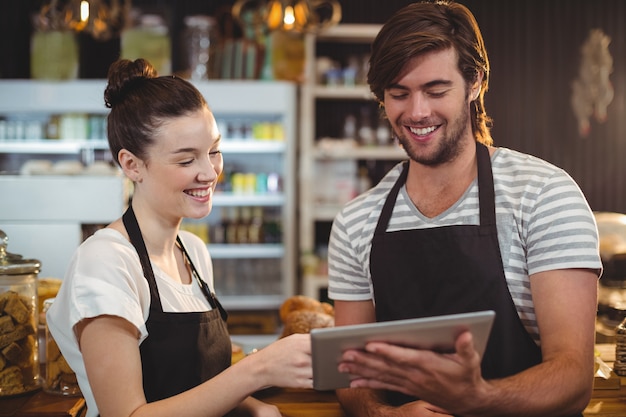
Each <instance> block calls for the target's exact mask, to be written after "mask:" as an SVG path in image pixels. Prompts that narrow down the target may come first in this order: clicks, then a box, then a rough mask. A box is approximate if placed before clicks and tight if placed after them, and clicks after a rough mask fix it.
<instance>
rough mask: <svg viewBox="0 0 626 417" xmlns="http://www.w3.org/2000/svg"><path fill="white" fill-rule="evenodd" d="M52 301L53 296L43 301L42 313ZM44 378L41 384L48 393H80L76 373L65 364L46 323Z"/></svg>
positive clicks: (70, 394)
mask: <svg viewBox="0 0 626 417" xmlns="http://www.w3.org/2000/svg"><path fill="white" fill-rule="evenodd" d="M52 303H54V298H48V299H47V300H45V301H44V302H43V311H44V314H45V313H46V312H47V311H48V309H49V308H50V306H51V305H52ZM44 376H45V380H44V384H43V388H44V391H46V392H47V393H50V394H60V395H67V396H73V395H80V388H79V386H78V381H77V380H76V374H75V373H74V371H73V370H72V368H70V366H69V365H68V364H67V361H66V360H65V358H64V357H63V355H62V354H61V351H60V350H59V346H58V345H57V343H56V342H55V341H54V337H52V334H51V333H50V329H49V328H48V325H47V323H46V365H45V375H44Z"/></svg>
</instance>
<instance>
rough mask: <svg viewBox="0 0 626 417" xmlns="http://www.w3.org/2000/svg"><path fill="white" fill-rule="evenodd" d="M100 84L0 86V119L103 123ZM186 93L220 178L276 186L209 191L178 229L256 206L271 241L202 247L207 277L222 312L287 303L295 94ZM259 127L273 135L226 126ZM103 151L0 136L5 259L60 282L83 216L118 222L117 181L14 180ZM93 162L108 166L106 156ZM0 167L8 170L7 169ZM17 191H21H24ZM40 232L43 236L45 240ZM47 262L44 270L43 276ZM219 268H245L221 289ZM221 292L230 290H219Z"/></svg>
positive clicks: (221, 87)
mask: <svg viewBox="0 0 626 417" xmlns="http://www.w3.org/2000/svg"><path fill="white" fill-rule="evenodd" d="M105 86H106V81H105V80H75V81H68V82H43V81H33V80H4V81H0V119H5V120H6V121H8V120H22V121H23V120H31V119H33V120H46V119H47V118H48V117H49V116H50V115H52V114H61V115H62V114H66V113H77V112H80V113H82V114H99V115H106V113H107V111H108V109H106V107H105V106H104V99H103V92H104V88H105ZM196 86H197V87H198V89H199V90H200V91H201V92H202V94H203V95H204V96H205V98H206V100H207V102H208V103H209V106H210V107H211V109H212V111H213V113H214V114H215V116H216V119H217V121H218V125H219V126H220V130H221V133H222V135H223V139H222V145H221V150H222V152H223V154H224V163H225V173H228V174H232V173H233V172H252V173H274V174H276V176H277V178H279V179H280V183H279V187H278V189H276V190H268V191H261V192H252V193H242V192H235V191H229V190H223V191H219V192H217V193H216V195H215V201H214V204H213V212H212V213H211V214H210V215H209V216H208V217H207V218H206V219H202V220H194V221H191V222H185V223H184V224H186V225H187V226H189V225H190V224H192V225H195V226H196V227H197V226H199V225H200V226H202V227H204V229H205V230H206V229H208V230H211V228H212V226H214V225H215V224H217V223H218V222H219V221H220V212H221V210H222V209H224V210H226V209H229V208H231V207H238V208H241V207H261V208H262V209H263V210H266V211H269V212H271V213H272V214H273V215H274V216H275V218H276V219H277V222H278V223H279V224H278V226H277V227H278V229H279V230H280V241H276V242H272V243H259V244H214V243H208V244H209V252H210V253H211V256H212V258H213V263H214V268H215V272H216V274H215V284H216V291H217V293H218V296H219V297H220V301H221V302H222V303H223V304H224V305H225V307H226V308H227V309H229V310H231V311H241V310H243V311H246V310H277V309H278V307H279V306H280V304H281V303H282V302H283V301H284V299H285V298H286V297H288V296H290V295H293V293H294V286H295V276H296V262H295V251H296V249H295V247H296V244H295V214H294V213H295V208H294V203H295V181H296V177H295V175H294V173H295V142H296V140H295V138H296V124H295V123H296V113H295V112H296V108H297V89H296V86H295V85H294V84H292V83H288V82H258V81H221V80H220V81H207V82H198V83H196ZM265 122H267V123H271V124H273V125H276V126H278V127H279V128H277V129H276V132H278V133H276V134H274V135H273V136H272V135H270V136H264V137H263V138H262V139H259V138H258V137H257V138H255V137H253V136H254V135H252V134H251V132H250V131H249V130H246V131H243V130H233V131H227V128H229V127H230V126H231V125H246V126H248V127H249V126H251V125H252V124H254V123H265ZM107 150H108V144H107V142H106V139H105V138H104V137H100V138H95V139H87V138H75V139H73V140H66V139H59V140H50V139H44V138H31V139H22V138H21V139H7V138H6V137H4V138H3V137H2V136H1V135H0V172H3V171H4V172H3V173H4V174H5V175H0V195H3V196H8V195H10V196H11V198H10V200H11V201H10V202H9V201H6V200H5V198H4V197H3V209H2V211H1V212H0V229H3V230H5V232H7V234H8V235H9V238H10V240H11V243H10V250H11V251H12V252H15V253H20V254H23V255H25V256H27V257H33V258H37V259H40V260H41V261H42V266H43V271H44V273H45V274H46V275H48V276H57V277H60V278H61V277H62V276H63V274H64V270H65V267H66V265H67V263H68V262H69V258H70V256H71V254H72V252H73V251H74V249H75V248H76V246H78V244H79V243H80V241H81V240H82V235H81V233H80V230H81V225H82V224H83V223H92V222H93V221H94V220H96V219H94V218H93V217H94V216H93V215H92V214H93V213H94V212H95V211H96V209H97V211H98V213H99V215H98V216H97V217H98V218H97V223H103V224H106V223H108V222H110V221H112V220H114V219H115V218H117V217H119V216H120V215H121V214H122V212H123V210H124V208H125V204H126V198H127V195H125V194H124V190H125V186H124V180H123V179H122V176H121V175H119V176H111V177H107V178H103V177H95V176H86V175H63V176H61V175H19V167H17V169H16V165H18V164H20V163H21V162H23V161H22V160H23V159H37V158H42V157H43V158H48V159H51V160H58V159H74V160H80V161H84V156H85V153H92V152H102V153H106V152H107ZM99 156H100V157H102V158H110V156H107V155H106V154H105V155H99ZM16 161H17V164H16ZM7 166H10V167H12V168H11V169H10V171H7V169H6V167H7ZM106 179H109V180H110V181H111V182H114V183H116V184H119V187H118V188H117V189H113V190H112V192H111V193H110V194H106V195H104V196H102V191H103V189H102V187H103V186H102V181H103V180H106ZM53 183H58V184H59V187H64V188H63V190H60V189H59V190H55V189H54V188H50V184H53ZM26 184H28V186H29V187H30V188H24V187H25V185H26ZM43 188H46V190H44V189H43ZM62 191H64V192H62ZM61 199H62V200H61ZM7 203H9V204H7ZM7 207H9V209H7ZM24 207H28V210H24ZM64 207H65V209H64ZM68 208H70V210H68ZM24 213H28V215H25V214H24ZM68 213H69V214H68ZM61 226H63V227H64V228H62V230H61V229H59V228H60V227H61ZM66 226H67V227H66ZM46 228H48V229H50V233H47V234H46V233H45V229H46ZM7 229H8V230H7ZM48 254H51V255H52V256H47V255H48ZM53 262H54V265H55V268H54V271H53V270H51V269H50V268H51V267H50V266H51V265H52V263H53ZM229 263H230V264H233V263H234V264H235V266H239V267H241V266H246V265H248V267H246V268H244V267H241V268H240V269H239V270H238V271H237V275H236V276H231V278H233V277H234V279H235V281H234V282H229V281H227V279H226V278H225V276H224V275H223V273H224V271H225V268H226V267H225V266H224V264H229ZM47 269H48V271H47ZM47 272H49V273H47ZM263 283H264V284H267V285H262V284H263ZM225 288H230V290H231V291H230V292H225V290H224V289H225Z"/></svg>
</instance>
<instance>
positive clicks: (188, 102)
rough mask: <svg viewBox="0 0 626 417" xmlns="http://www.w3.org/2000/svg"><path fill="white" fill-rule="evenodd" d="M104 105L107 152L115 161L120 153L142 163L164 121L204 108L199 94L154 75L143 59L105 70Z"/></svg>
mask: <svg viewBox="0 0 626 417" xmlns="http://www.w3.org/2000/svg"><path fill="white" fill-rule="evenodd" d="M104 103H105V105H106V106H107V107H108V108H110V109H111V112H110V113H109V115H108V118H107V136H108V138H109V148H110V149H111V153H112V155H113V157H114V158H115V160H116V161H117V162H118V163H119V161H118V159H117V157H118V153H119V151H120V150H121V149H127V150H128V151H130V152H132V153H133V154H134V155H135V156H137V157H139V158H141V159H146V155H147V148H148V147H149V146H150V145H151V144H152V143H153V141H154V135H155V132H156V130H157V129H158V128H159V127H160V126H161V125H162V124H163V122H164V121H166V120H168V119H171V118H174V117H179V116H184V115H186V114H190V113H193V112H196V111H198V110H201V109H202V108H203V107H208V105H207V102H206V100H205V99H204V97H203V96H202V94H201V93H200V92H199V91H198V89H196V87H194V86H193V85H192V84H191V83H189V82H188V81H185V80H183V79H182V78H178V77H174V76H163V77H159V76H158V75H157V72H156V70H155V69H154V67H153V66H152V65H151V64H150V63H149V62H148V61H146V60H144V59H137V60H135V61H130V60H127V59H122V60H119V61H116V62H114V63H113V64H111V66H110V67H109V73H108V84H107V87H106V89H105V91H104Z"/></svg>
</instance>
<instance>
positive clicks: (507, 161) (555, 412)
mask: <svg viewBox="0 0 626 417" xmlns="http://www.w3.org/2000/svg"><path fill="white" fill-rule="evenodd" d="M489 71H490V67H489V60H488V57H487V51H486V49H485V46H484V42H483V39H482V35H481V33H480V30H479V28H478V25H477V23H476V20H475V18H474V16H473V15H472V14H471V12H470V11H469V10H468V9H467V8H466V7H465V6H462V5H460V4H457V3H453V2H448V1H437V2H424V3H413V4H411V5H409V6H407V7H405V8H404V9H401V10H399V11H398V12H397V13H396V14H395V15H394V16H392V17H391V18H390V20H389V21H388V22H387V23H386V24H385V25H384V26H383V28H382V29H381V31H380V33H379V34H378V36H377V38H376V39H375V41H374V43H373V45H372V54H371V59H370V69H369V73H368V82H369V84H370V88H371V90H372V92H373V93H374V94H375V96H376V97H377V99H378V100H379V102H380V104H381V106H382V108H383V109H384V113H385V116H386V118H387V119H388V120H389V122H390V124H391V126H392V128H393V132H394V134H395V136H396V137H397V139H398V141H399V143H400V144H401V146H402V147H403V148H404V150H405V151H406V153H407V155H408V161H407V162H404V163H400V164H398V165H397V166H396V167H394V168H393V169H392V170H391V171H390V172H389V173H388V174H387V175H386V176H385V177H384V178H383V180H382V181H381V182H380V183H379V184H378V185H377V186H376V187H374V188H373V189H371V190H369V191H368V192H366V193H365V194H362V195H360V196H358V197H357V198H356V199H354V200H353V201H351V202H349V203H348V204H347V205H346V206H345V207H344V209H343V210H342V211H341V212H340V213H339V214H338V215H337V217H336V218H335V221H334V223H333V228H332V232H331V237H330V246H329V276H330V285H329V296H330V297H331V298H332V299H333V300H334V302H335V312H336V313H335V314H336V318H335V320H336V324H337V325H338V326H341V325H347V324H357V323H366V322H373V321H388V320H396V319H405V318H412V317H426V316H436V315H442V314H451V313H462V312H470V311H479V310H494V311H495V312H496V320H495V323H494V327H493V329H492V334H491V337H490V339H489V342H488V345H487V349H486V351H485V355H484V357H483V358H482V360H481V358H480V357H479V356H478V353H477V352H476V350H475V349H474V347H473V344H472V337H471V334H469V333H467V332H466V333H463V334H461V335H460V336H459V337H458V339H457V342H456V352H455V353H454V354H439V353H436V352H430V351H426V350H419V349H409V348H403V347H398V346H392V345H389V344H385V343H370V344H369V345H368V346H367V348H366V350H365V351H356V350H351V351H347V352H345V354H344V356H343V361H342V362H341V363H340V365H339V369H340V370H341V371H342V372H347V373H350V374H352V375H353V380H352V385H351V388H348V389H343V390H339V391H338V392H337V394H338V397H339V399H340V401H341V403H342V405H343V407H344V408H345V409H346V410H347V411H348V413H349V414H350V415H355V416H428V415H433V414H436V415H442V414H443V415H459V416H500V417H501V416H542V417H546V416H580V415H581V412H582V410H583V409H584V408H585V406H586V404H587V402H588V401H589V398H590V395H591V390H592V382H593V347H594V323H595V313H596V305H597V304H596V303H597V293H596V288H597V280H598V277H599V274H600V272H601V268H602V265H601V261H600V257H599V253H598V234H597V228H596V225H595V220H594V217H593V214H592V212H591V210H590V208H589V205H588V204H587V201H586V199H585V197H584V196H583V194H582V192H581V191H580V189H579V187H578V186H577V184H576V183H575V182H574V181H573V180H572V178H571V177H570V176H569V175H568V174H567V173H566V172H564V171H563V170H562V169H560V168H558V167H555V166H553V165H551V164H549V163H547V162H545V161H543V160H540V159H538V158H536V157H533V156H530V155H525V154H522V153H520V152H517V151H514V150H510V149H506V148H501V147H494V146H492V145H493V139H492V138H491V134H490V127H491V119H490V118H489V117H488V116H487V114H486V110H485V106H484V95H485V93H486V92H487V89H488V81H489ZM520 123H523V120H520ZM564 323H567V325H563V324H564Z"/></svg>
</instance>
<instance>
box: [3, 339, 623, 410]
mask: <svg viewBox="0 0 626 417" xmlns="http://www.w3.org/2000/svg"><path fill="white" fill-rule="evenodd" d="M597 349H598V351H599V352H600V357H601V358H602V359H603V360H604V361H605V362H607V363H608V364H611V363H612V362H613V361H614V360H615V347H614V345H598V346H597ZM255 397H256V398H258V399H260V400H262V401H265V402H268V403H270V404H275V405H276V406H277V407H278V409H279V410H280V412H281V413H282V415H283V416H285V417H346V414H345V413H344V412H343V410H342V409H341V406H340V405H339V403H338V402H337V398H336V397H335V393H334V392H333V391H324V392H318V391H314V390H300V389H283V388H268V389H266V390H263V391H261V392H258V393H256V394H255ZM84 412H85V403H84V400H83V399H82V398H76V397H74V398H71V397H62V396H57V395H51V394H46V393H44V392H42V391H38V392H37V393H34V394H30V395H25V396H20V397H14V398H7V399H0V417H9V416H11V417H80V416H82V415H84ZM584 415H585V417H625V416H626V377H619V376H617V375H615V374H614V373H611V376H610V378H608V379H605V378H601V377H596V378H595V382H594V390H593V398H592V400H591V402H590V403H589V406H588V407H587V409H586V410H585V413H584Z"/></svg>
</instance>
